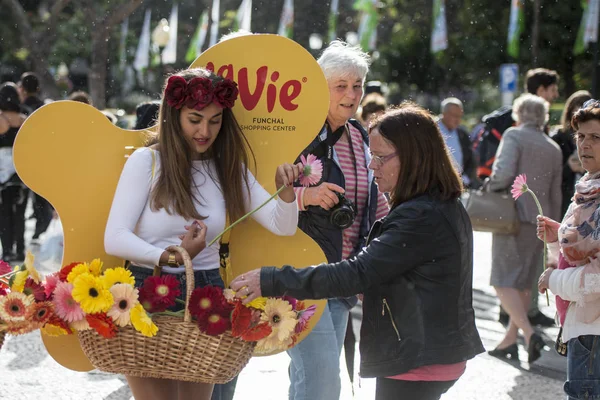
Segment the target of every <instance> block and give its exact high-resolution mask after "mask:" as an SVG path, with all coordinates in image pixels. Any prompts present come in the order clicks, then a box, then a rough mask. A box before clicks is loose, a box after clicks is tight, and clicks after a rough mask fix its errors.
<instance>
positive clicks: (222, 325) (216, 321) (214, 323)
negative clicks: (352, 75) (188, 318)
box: [198, 311, 231, 336]
mask: <svg viewBox="0 0 600 400" xmlns="http://www.w3.org/2000/svg"><path fill="white" fill-rule="evenodd" d="M198 326H199V327H200V330H201V331H202V332H204V333H206V334H207V335H211V336H217V335H220V334H221V333H223V332H225V331H226V330H227V329H230V328H231V321H229V317H225V316H223V315H221V314H220V313H219V312H216V311H213V312H208V313H205V314H204V315H203V316H202V317H201V318H198Z"/></svg>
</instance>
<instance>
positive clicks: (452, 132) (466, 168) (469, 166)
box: [438, 97, 479, 187]
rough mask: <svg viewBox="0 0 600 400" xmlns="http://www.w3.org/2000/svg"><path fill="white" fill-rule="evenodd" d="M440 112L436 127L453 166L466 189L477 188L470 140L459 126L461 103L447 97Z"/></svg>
mask: <svg viewBox="0 0 600 400" xmlns="http://www.w3.org/2000/svg"><path fill="white" fill-rule="evenodd" d="M441 111H442V115H441V116H440V118H439V120H438V125H439V127H440V131H441V132H442V136H443V137H444V140H445V141H446V146H448V149H450V154H451V155H452V159H453V160H454V165H455V166H456V168H457V169H458V172H459V173H460V175H461V176H462V180H463V183H464V185H465V186H466V187H479V184H478V180H477V175H476V172H475V158H474V157H473V150H471V140H470V139H469V134H468V133H467V132H466V131H465V130H464V129H463V128H462V127H461V126H460V123H461V121H462V116H463V112H464V109H463V103H462V101H460V100H459V99H457V98H456V97H448V98H447V99H444V101H442V105H441Z"/></svg>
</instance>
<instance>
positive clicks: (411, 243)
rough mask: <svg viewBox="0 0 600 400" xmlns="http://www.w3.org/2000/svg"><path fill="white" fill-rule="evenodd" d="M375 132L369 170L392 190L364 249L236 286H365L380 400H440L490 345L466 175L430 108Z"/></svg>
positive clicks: (304, 291) (334, 290) (370, 357)
mask: <svg viewBox="0 0 600 400" xmlns="http://www.w3.org/2000/svg"><path fill="white" fill-rule="evenodd" d="M369 139H370V146H371V147H370V148H371V152H372V153H373V156H372V158H371V161H370V163H369V169H371V170H372V172H373V175H374V176H375V179H376V182H377V187H378V189H379V191H380V192H382V193H384V192H385V193H389V195H390V205H391V210H390V211H389V213H388V215H387V216H386V217H385V218H383V219H382V220H380V221H377V222H376V223H375V224H374V225H373V228H372V229H371V232H370V234H369V239H368V243H367V246H366V248H364V249H363V250H362V251H360V252H359V253H358V254H357V255H356V256H355V257H350V258H347V259H345V260H342V261H339V262H333V263H331V262H330V263H329V264H321V265H318V266H313V267H309V268H306V269H302V270H299V269H294V268H292V267H290V266H285V267H283V268H282V269H278V268H275V267H264V268H262V269H256V270H253V271H250V272H248V273H246V274H243V275H242V276H239V277H237V278H236V279H235V280H234V281H233V282H232V283H231V287H232V289H234V290H237V291H238V292H237V294H236V296H238V297H241V296H248V297H247V298H246V299H245V300H243V301H244V302H248V301H250V300H252V299H254V298H255V297H257V296H279V295H283V294H287V295H289V296H294V297H296V298H298V299H303V298H307V299H319V298H336V297H343V296H350V295H353V294H357V293H363V294H364V299H363V320H362V328H361V339H360V353H361V357H360V359H361V366H360V369H361V376H363V377H376V378H377V383H376V394H375V399H376V400H392V399H419V400H437V399H439V398H440V396H441V395H442V394H443V393H445V392H446V391H447V390H448V389H449V388H450V387H452V386H453V385H454V383H455V382H456V381H457V380H458V379H459V378H460V377H461V376H462V375H463V373H464V371H465V368H466V364H467V360H469V359H471V358H473V357H475V356H476V355H477V354H479V353H481V352H482V351H483V346H482V344H481V339H480V337H479V333H478V332H477V328H476V327H475V313H474V311H473V299H472V295H473V287H472V281H473V229H472V227H471V221H470V219H469V216H468V214H467V212H466V211H465V209H464V207H463V205H462V203H461V202H460V200H459V197H460V195H461V193H462V191H463V186H462V181H461V178H460V176H459V174H458V172H457V171H456V169H454V168H452V161H451V160H450V157H449V152H448V149H447V147H446V145H445V144H444V140H443V139H442V135H441V133H440V131H439V129H438V127H437V125H436V123H435V121H434V120H433V117H432V115H431V114H430V113H429V112H427V111H425V110H424V109H423V108H421V107H419V106H416V105H414V104H410V103H408V104H403V105H401V106H400V108H399V109H396V110H390V111H387V112H386V113H385V114H383V115H380V116H379V117H377V119H375V121H373V123H372V124H371V126H370V128H369ZM319 398H321V397H319ZM331 399H333V397H332V398H331Z"/></svg>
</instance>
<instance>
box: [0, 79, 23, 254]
mask: <svg viewBox="0 0 600 400" xmlns="http://www.w3.org/2000/svg"><path fill="white" fill-rule="evenodd" d="M25 118H26V117H25V115H24V114H22V113H21V100H20V98H19V91H18V89H17V85H15V84H14V83H12V82H6V83H3V84H2V85H0V241H1V242H2V259H3V260H4V261H6V262H20V261H23V260H25V207H27V196H28V194H29V189H27V187H26V186H25V184H24V183H23V181H21V179H20V178H19V176H18V175H17V173H16V171H15V166H14V164H13V145H14V143H15V138H16V137H17V132H19V128H20V127H21V125H23V122H25Z"/></svg>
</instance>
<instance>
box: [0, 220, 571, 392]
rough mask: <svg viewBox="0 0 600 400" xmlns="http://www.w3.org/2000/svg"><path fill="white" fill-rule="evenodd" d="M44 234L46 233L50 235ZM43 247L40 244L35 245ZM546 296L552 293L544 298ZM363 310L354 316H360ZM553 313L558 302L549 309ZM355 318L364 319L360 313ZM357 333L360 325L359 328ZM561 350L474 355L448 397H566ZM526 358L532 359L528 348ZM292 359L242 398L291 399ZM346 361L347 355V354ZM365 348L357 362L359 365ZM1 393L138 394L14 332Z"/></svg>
mask: <svg viewBox="0 0 600 400" xmlns="http://www.w3.org/2000/svg"><path fill="white" fill-rule="evenodd" d="M33 223H34V221H28V222H27V225H28V226H27V227H28V229H27V230H28V237H31V233H32V225H33ZM42 238H43V237H42ZM33 249H34V250H36V249H37V250H38V252H39V247H38V248H36V247H33ZM490 250H491V235H489V234H485V233H476V234H475V274H474V288H475V291H474V305H475V308H476V317H477V326H478V329H479V332H480V334H481V336H482V338H483V341H484V345H485V346H486V348H488V349H489V348H493V346H494V345H495V343H497V342H498V341H499V340H500V339H501V337H502V335H503V332H504V330H503V327H502V326H501V325H500V324H499V323H498V322H496V321H495V318H496V317H497V313H498V303H497V300H496V298H495V296H494V293H493V290H492V289H491V288H490V287H489V286H488V281H489V273H490ZM52 268H56V266H53V263H52V261H51V260H47V261H45V262H44V264H43V267H42V268H41V269H42V270H43V272H50V271H51V269H52ZM544 301H545V299H544ZM359 311H360V310H355V312H354V314H355V315H357V316H358V318H359V315H360V312H359ZM545 312H546V314H548V315H552V310H551V308H546V309H545ZM354 322H355V324H356V325H358V324H360V321H359V320H358V319H357V318H355V320H354ZM355 331H357V330H356V329H355ZM556 331H557V329H556V328H552V329H547V330H546V331H545V332H543V334H544V335H545V337H546V338H547V340H548V342H549V344H551V341H552V340H553V339H554V337H555V335H556ZM553 352H554V350H553V349H552V350H551V352H550V351H546V352H544V355H543V356H542V358H541V359H540V360H539V362H537V363H536V364H535V365H533V366H531V368H530V367H529V366H528V365H527V363H522V364H521V365H514V364H511V363H508V362H503V361H500V360H497V359H495V358H493V357H490V356H488V355H487V354H481V355H479V356H477V357H476V358H475V359H473V360H471V361H469V363H468V365H467V371H466V373H465V375H464V376H463V377H462V378H461V379H460V380H459V381H458V383H457V384H456V385H455V386H454V387H453V388H452V389H451V390H450V391H449V392H448V393H447V394H446V395H444V396H443V397H442V399H443V400H459V399H460V400H471V399H473V400H475V399H495V400H504V399H506V400H509V399H511V400H529V399H532V398H536V399H562V398H564V395H563V392H562V382H563V380H564V376H565V372H564V371H565V366H566V359H564V358H562V357H559V356H558V355H553V354H552V353H553ZM520 357H521V359H523V360H526V359H527V354H526V351H525V350H524V349H523V348H521V353H520ZM288 362H289V358H288V356H287V355H286V354H285V353H283V354H279V355H276V356H270V357H261V358H253V359H252V360H251V361H250V363H249V364H248V366H247V367H246V368H245V369H244V370H243V371H242V373H241V375H240V378H239V380H238V386H237V390H236V396H235V400H248V399H255V398H259V396H258V395H257V393H259V392H260V399H261V400H284V399H287V390H288V385H289V379H288V376H287V367H288ZM340 363H341V365H342V366H345V361H344V360H343V359H342V360H340ZM358 363H359V360H358V350H357V358H356V361H355V365H358ZM0 382H1V383H0V399H24V400H29V399H32V400H33V399H40V398H47V399H60V400H63V399H64V400H70V399H73V400H75V399H78V400H79V399H86V400H88V399H89V400H101V399H102V400H130V399H132V396H131V392H130V391H129V388H128V386H127V384H126V382H125V380H124V379H123V377H121V376H115V375H111V374H105V373H102V372H99V371H92V372H89V373H79V372H74V371H70V370H67V369H65V368H63V367H61V366H60V365H59V364H57V363H56V362H55V361H54V360H53V359H52V358H51V357H50V356H49V355H48V353H47V352H46V351H45V349H44V346H43V344H42V342H41V339H40V335H39V333H31V334H28V335H23V336H19V337H10V338H8V339H7V341H6V342H5V344H4V346H3V348H2V349H1V350H0ZM354 391H355V393H354V397H353V395H352V386H351V384H350V380H349V378H348V374H347V372H346V371H345V368H344V370H343V372H342V395H341V397H340V398H341V399H342V400H351V399H356V400H373V399H374V393H375V380H374V379H360V378H359V377H358V376H356V377H355V380H354Z"/></svg>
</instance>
